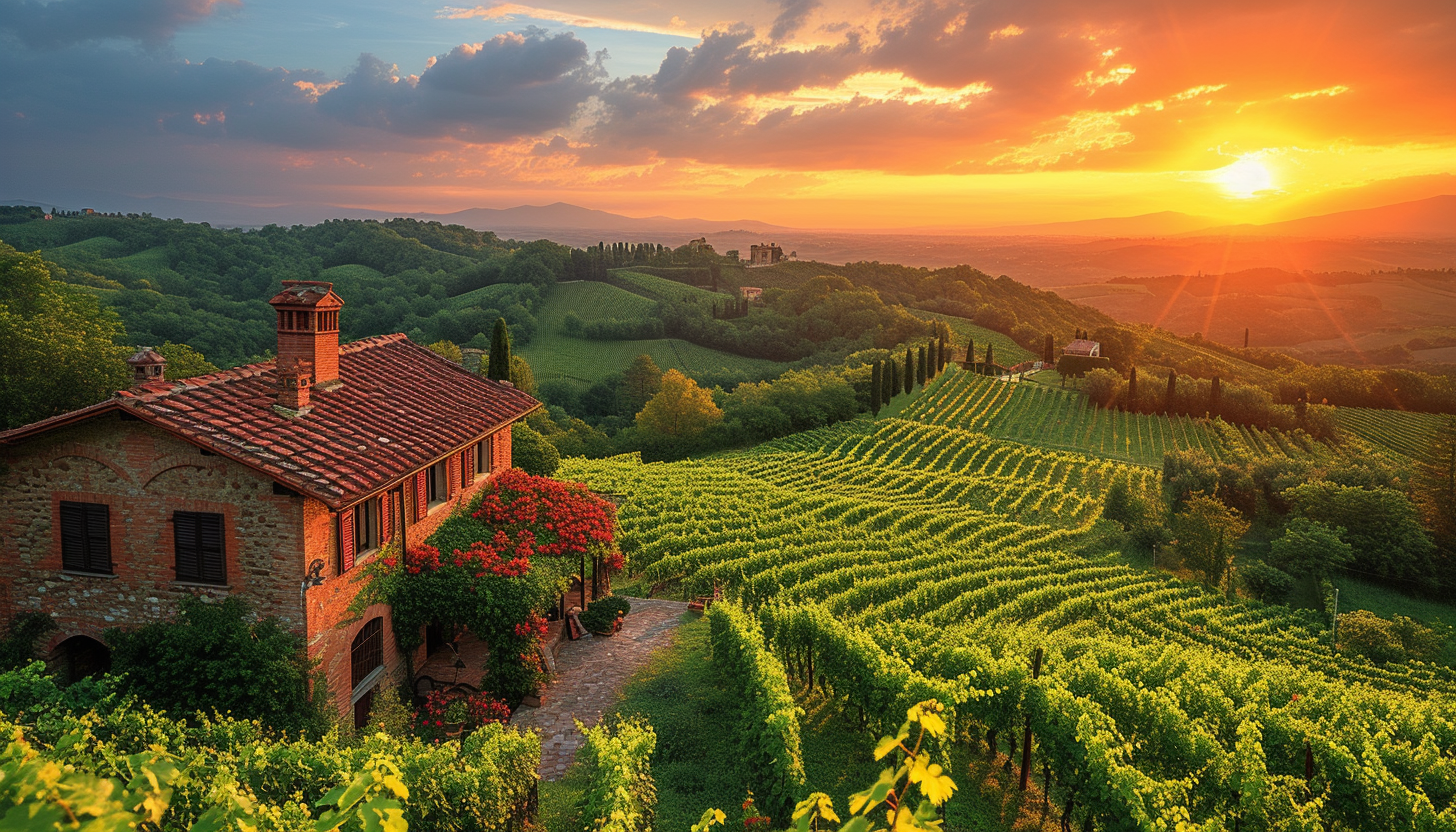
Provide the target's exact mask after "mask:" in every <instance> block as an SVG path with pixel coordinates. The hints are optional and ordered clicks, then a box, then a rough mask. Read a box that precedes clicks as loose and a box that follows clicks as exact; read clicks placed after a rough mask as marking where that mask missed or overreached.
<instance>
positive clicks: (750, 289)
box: [738, 286, 763, 301]
mask: <svg viewBox="0 0 1456 832" xmlns="http://www.w3.org/2000/svg"><path fill="white" fill-rule="evenodd" d="M738 291H739V292H740V293H741V294H742V295H743V299H744V300H748V301H756V300H762V299H763V289H761V288H759V287H757V286H739V287H738Z"/></svg>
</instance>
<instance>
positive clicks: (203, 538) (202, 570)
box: [172, 511, 227, 584]
mask: <svg viewBox="0 0 1456 832" xmlns="http://www.w3.org/2000/svg"><path fill="white" fill-rule="evenodd" d="M172 533H173V536H174V539H175V540H176V545H177V580H179V581H198V582H201V583H212V584H221V583H227V560H226V557H225V555H224V550H223V517H222V515H221V514H212V513H204V512H196V511H178V512H174V513H173V514H172Z"/></svg>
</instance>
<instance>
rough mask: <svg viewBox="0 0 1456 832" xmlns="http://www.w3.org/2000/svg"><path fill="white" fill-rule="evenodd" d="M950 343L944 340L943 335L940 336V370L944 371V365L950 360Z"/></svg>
mask: <svg viewBox="0 0 1456 832" xmlns="http://www.w3.org/2000/svg"><path fill="white" fill-rule="evenodd" d="M949 350H950V345H949V344H947V343H946V342H945V336H944V335H941V336H940V372H942V373H943V372H945V365H946V364H947V363H949V361H950V355H949Z"/></svg>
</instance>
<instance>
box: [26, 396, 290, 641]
mask: <svg viewBox="0 0 1456 832" xmlns="http://www.w3.org/2000/svg"><path fill="white" fill-rule="evenodd" d="M0 461H3V463H4V469H3V472H4V473H3V474H0V599H3V600H5V601H6V603H7V605H8V607H9V608H8V609H6V610H3V611H0V612H3V614H5V615H6V617H8V616H9V615H13V614H15V613H18V612H24V611H29V610H40V611H43V612H47V613H49V614H50V615H51V616H52V618H54V619H55V621H56V624H57V625H58V626H59V627H60V632H59V633H58V634H57V635H56V636H55V638H54V639H53V640H52V643H51V646H53V645H54V644H56V643H59V642H60V641H61V640H63V639H65V638H67V637H69V636H72V635H89V636H92V637H94V638H98V639H99V638H100V637H101V634H102V632H103V631H104V630H105V629H106V628H108V627H114V626H123V625H129V624H142V623H145V622H148V621H156V620H160V619H164V618H168V617H170V616H171V615H172V614H173V612H174V611H175V609H176V605H177V602H178V601H179V600H180V599H181V598H183V597H186V596H188V595H201V596H203V597H207V598H219V597H222V596H225V595H229V594H242V595H246V596H247V597H248V598H249V600H251V601H252V603H253V604H254V606H255V608H256V609H257V610H258V612H259V614H260V615H272V616H277V617H278V618H279V619H281V620H283V621H284V622H286V623H287V624H288V625H289V626H291V627H293V628H294V629H296V630H297V631H298V632H300V633H302V632H303V630H304V626H305V622H304V620H303V616H302V610H301V608H300V605H299V597H298V581H299V579H300V578H301V577H302V566H301V565H300V563H299V561H300V555H301V553H302V550H303V545H304V543H303V537H302V530H303V529H302V518H303V510H304V503H305V500H304V499H303V498H302V497H289V496H279V495H276V494H274V493H273V483H272V481H271V480H270V479H268V478H266V477H264V476H262V475H260V474H258V473H256V472H254V471H252V470H250V469H248V468H246V467H245V466H243V465H240V464H238V463H236V462H232V461H231V460H228V459H226V458H224V457H220V456H215V455H210V454H204V453H203V452H202V451H201V450H200V449H199V448H197V447H196V446H194V445H191V444H189V443H187V442H184V441H182V440H180V439H177V438H175V437H173V436H171V435H170V434H168V433H166V432H164V431H161V430H158V429H156V428H154V427H151V426H150V425H147V424H146V423H144V422H139V421H125V420H123V419H122V418H121V417H120V416H119V415H117V414H107V415H103V416H99V417H97V418H95V419H91V420H89V421H87V422H84V423H81V424H78V425H73V426H69V427H64V428H59V429H57V430H55V431H52V432H50V433H47V434H44V435H42V436H39V437H36V438H34V439H31V440H29V441H26V442H23V443H21V444H19V445H15V446H9V447H5V448H3V449H0ZM63 500H74V501H80V502H89V503H105V504H106V505H108V506H109V512H110V525H111V563H112V572H113V574H111V575H91V574H86V573H80V572H68V571H64V570H63V569H62V567H61V540H60V530H59V529H60V504H61V502H62V501H63ZM174 511H206V512H217V513H220V514H222V515H223V518H224V521H223V528H224V551H225V558H226V570H227V571H226V574H227V583H226V584H225V585H223V586H212V585H204V584H190V583H186V582H181V581H178V580H176V561H175V547H174V544H173V537H172V523H171V516H172V512H174Z"/></svg>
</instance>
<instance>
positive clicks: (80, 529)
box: [61, 503, 86, 570]
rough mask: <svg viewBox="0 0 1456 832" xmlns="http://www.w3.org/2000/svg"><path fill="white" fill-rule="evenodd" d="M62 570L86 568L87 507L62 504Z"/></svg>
mask: <svg viewBox="0 0 1456 832" xmlns="http://www.w3.org/2000/svg"><path fill="white" fill-rule="evenodd" d="M61 568H62V569H77V570H84V569H85V568H86V507H85V504H84V503H61Z"/></svg>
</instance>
